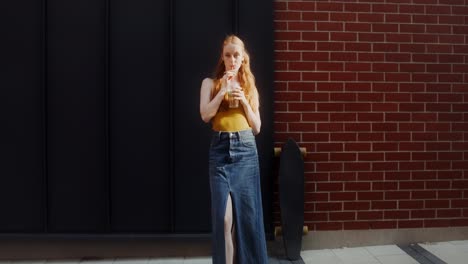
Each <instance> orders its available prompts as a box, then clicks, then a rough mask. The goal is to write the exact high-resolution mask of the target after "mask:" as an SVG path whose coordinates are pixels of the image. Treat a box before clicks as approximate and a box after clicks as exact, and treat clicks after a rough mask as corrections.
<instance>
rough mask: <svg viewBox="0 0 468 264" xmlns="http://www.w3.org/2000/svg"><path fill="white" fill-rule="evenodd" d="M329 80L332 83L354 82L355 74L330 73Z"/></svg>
mask: <svg viewBox="0 0 468 264" xmlns="http://www.w3.org/2000/svg"><path fill="white" fill-rule="evenodd" d="M330 80H332V81H356V80H357V73H355V72H331V73H330Z"/></svg>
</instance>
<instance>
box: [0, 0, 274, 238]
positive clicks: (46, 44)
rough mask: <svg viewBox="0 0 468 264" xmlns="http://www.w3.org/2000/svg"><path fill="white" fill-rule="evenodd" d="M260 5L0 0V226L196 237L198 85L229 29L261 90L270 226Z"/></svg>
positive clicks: (265, 28) (264, 20)
mask: <svg viewBox="0 0 468 264" xmlns="http://www.w3.org/2000/svg"><path fill="white" fill-rule="evenodd" d="M272 10H273V8H272V2H271V1H267V0H259V1H247V0H225V1H219V0H202V1H191V0H165V1H153V0H132V1H125V0H70V1H61V0H42V1H32V0H18V1H3V2H2V3H1V4H0V33H1V34H2V41H1V42H0V58H1V60H0V70H1V71H0V87H1V89H0V122H1V124H2V129H0V214H1V217H0V233H23V234H24V233H40V234H48V233H60V234H68V235H75V234H80V235H81V234H98V235H99V234H124V235H125V234H132V236H133V235H135V234H145V235H146V234H153V235H157V234H175V233H178V234H187V233H209V232H210V227H211V225H210V190H209V180H208V148H209V142H210V136H211V128H210V125H209V124H205V123H203V121H202V120H201V118H200V113H199V96H200V85H201V82H202V80H203V78H205V77H211V76H212V74H213V71H214V69H215V66H216V63H217V61H218V59H219V56H220V55H221V42H222V40H223V39H224V38H225V37H226V36H227V35H228V34H230V33H238V34H239V35H240V37H241V38H243V39H244V40H245V41H246V44H247V48H248V49H249V51H250V53H251V58H252V69H253V72H254V74H255V76H256V78H257V86H258V88H259V92H260V95H261V108H260V110H261V114H262V132H261V134H260V135H259V136H257V143H258V147H259V154H260V162H261V173H262V184H263V185H262V187H263V197H264V211H265V214H264V215H265V223H266V228H267V232H270V233H271V231H272V229H273V226H272V218H271V212H272V208H271V194H272V190H271V183H272V182H273V179H272V178H271V175H272V173H271V163H272V151H273V143H272V142H273V139H272V133H273V125H272V124H273V122H272V115H273V63H272V58H273V30H272Z"/></svg>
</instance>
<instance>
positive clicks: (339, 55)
mask: <svg viewBox="0 0 468 264" xmlns="http://www.w3.org/2000/svg"><path fill="white" fill-rule="evenodd" d="M330 60H331V61H356V60H357V54H356V53H355V52H333V53H331V54H330Z"/></svg>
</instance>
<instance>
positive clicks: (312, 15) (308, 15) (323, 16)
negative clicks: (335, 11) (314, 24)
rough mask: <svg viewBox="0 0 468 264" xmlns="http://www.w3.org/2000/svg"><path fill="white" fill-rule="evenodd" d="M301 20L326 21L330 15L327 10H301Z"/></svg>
mask: <svg viewBox="0 0 468 264" xmlns="http://www.w3.org/2000/svg"><path fill="white" fill-rule="evenodd" d="M302 20H303V21H307V20H311V21H328V20H330V16H329V13H328V12H306V11H304V12H302Z"/></svg>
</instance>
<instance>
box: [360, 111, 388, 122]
mask: <svg viewBox="0 0 468 264" xmlns="http://www.w3.org/2000/svg"><path fill="white" fill-rule="evenodd" d="M383 117H384V115H383V113H358V121H360V122H366V121H368V122H369V121H383V120H384V119H383Z"/></svg>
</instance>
